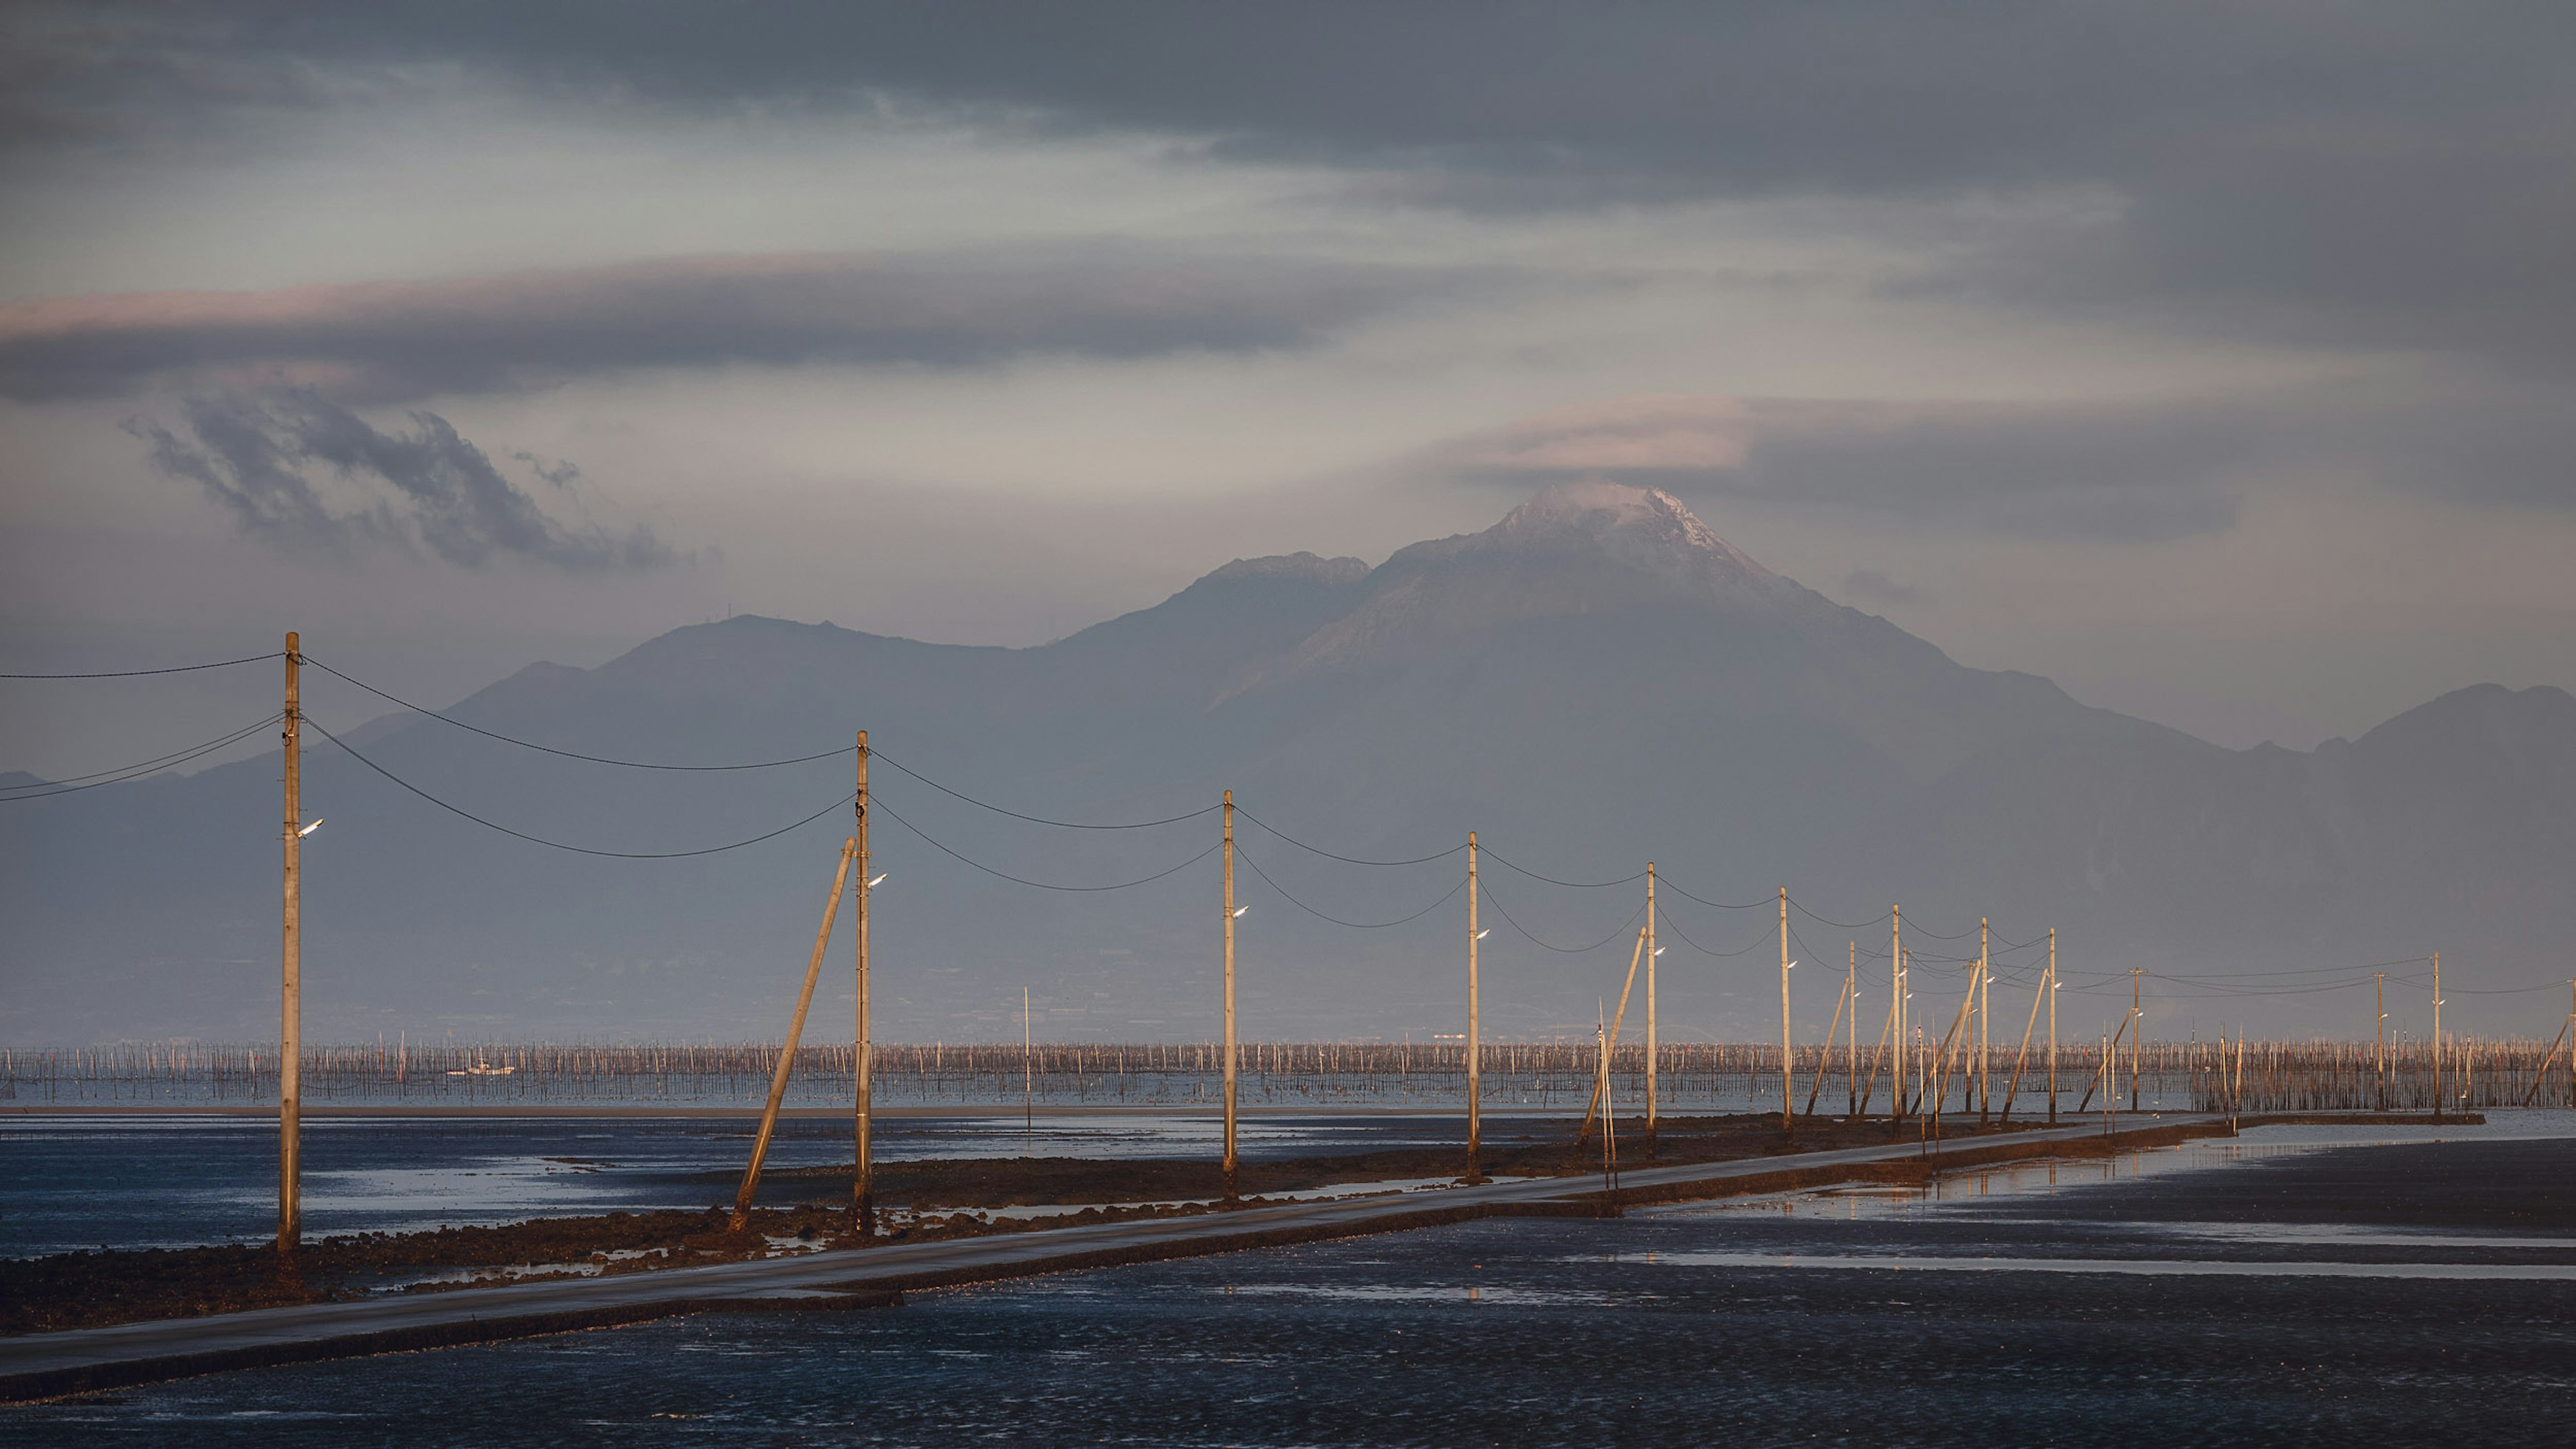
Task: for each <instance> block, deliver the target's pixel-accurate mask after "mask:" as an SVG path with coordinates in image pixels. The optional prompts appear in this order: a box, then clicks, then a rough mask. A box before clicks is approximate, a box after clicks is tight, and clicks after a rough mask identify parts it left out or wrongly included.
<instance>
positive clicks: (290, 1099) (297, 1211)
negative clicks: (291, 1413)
mask: <svg viewBox="0 0 2576 1449" xmlns="http://www.w3.org/2000/svg"><path fill="white" fill-rule="evenodd" d="M303 663H304V654H303V650H302V649H301V648H300V647H299V645H298V643H297V636H296V635H294V634H289V635H287V636H286V713H285V722H286V731H285V739H286V781H285V783H286V801H285V806H286V809H285V815H286V829H285V830H284V831H283V832H282V838H283V839H284V840H285V842H286V855H285V863H284V882H283V886H284V889H283V899H284V904H283V908H282V911H281V914H280V917H279V931H278V951H277V964H278V1017H277V1037H278V1044H277V1255H278V1261H279V1266H281V1267H284V1266H286V1265H287V1264H288V1263H289V1261H290V1260H292V1259H293V1258H294V1257H295V1254H296V1250H297V1249H298V1248H300V1247H302V1246H303V1243H304V1201H303V1178H304V800H303V763H304V761H303V746H302V744H301V736H302V725H303V723H304V706H303V697H302V687H301V684H300V683H299V681H298V679H297V671H298V668H299V667H300V666H301V665H302V664H303Z"/></svg>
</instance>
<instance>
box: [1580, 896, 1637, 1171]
mask: <svg viewBox="0 0 2576 1449" xmlns="http://www.w3.org/2000/svg"><path fill="white" fill-rule="evenodd" d="M1645 954H1646V928H1645V927H1643V926H1639V927H1638V928H1637V948H1636V949H1635V950H1633V951H1630V952H1629V953H1628V979H1627V980H1626V981H1625V982H1623V983H1621V985H1620V987H1619V1010H1618V1012H1617V1013H1616V1014H1615V1015H1613V1016H1612V1017H1611V1018H1610V1033H1609V1035H1608V1036H1607V1037H1605V1038H1604V1039H1603V1040H1605V1041H1606V1042H1607V1043H1608V1045H1607V1046H1605V1047H1604V1048H1603V1050H1605V1051H1617V1050H1618V1049H1619V1023H1621V1022H1623V1021H1625V1020H1627V1019H1628V989H1629V988H1630V987H1632V986H1635V985H1636V984H1637V963H1638V962H1639V961H1640V960H1642V959H1644V957H1645ZM1576 1040H1578V1041H1579V1040H1581V1038H1579V1037H1578V1038H1576ZM1601 1060H1602V1061H1603V1062H1605V1063H1606V1062H1608V1061H1609V1060H1610V1059H1609V1058H1608V1057H1603V1058H1602V1059H1601ZM1603 1070H1604V1071H1607V1070H1608V1068H1607V1067H1606V1066H1605V1067H1604V1068H1603ZM1609 1080H1610V1079H1609V1078H1608V1077H1606V1076H1605V1077H1603V1078H1602V1079H1601V1083H1600V1084H1599V1085H1596V1086H1594V1087H1593V1089H1592V1102H1591V1105H1590V1106H1587V1107H1585V1108H1584V1109H1583V1123H1584V1125H1583V1131H1582V1133H1581V1134H1580V1135H1578V1136H1577V1137H1576V1138H1575V1139H1574V1142H1575V1145H1576V1146H1578V1147H1579V1146H1581V1145H1583V1143H1584V1141H1585V1140H1586V1139H1587V1138H1589V1137H1591V1135H1592V1108H1593V1107H1598V1106H1600V1105H1601V1094H1602V1092H1603V1091H1604V1090H1605V1089H1606V1087H1607V1085H1608V1083H1609Z"/></svg>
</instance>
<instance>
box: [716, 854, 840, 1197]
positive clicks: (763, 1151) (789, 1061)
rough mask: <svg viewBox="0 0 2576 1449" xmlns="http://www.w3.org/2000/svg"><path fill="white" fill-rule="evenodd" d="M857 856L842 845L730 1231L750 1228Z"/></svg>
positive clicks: (739, 1193)
mask: <svg viewBox="0 0 2576 1449" xmlns="http://www.w3.org/2000/svg"><path fill="white" fill-rule="evenodd" d="M858 853H859V842H858V838H857V837H856V836H853V837H851V838H850V839H848V840H846V841H844V842H842V844H841V865H840V868H839V869H838V870H835V871H834V872H832V898H831V899H830V900H829V901H827V902H825V903H824V905H823V925H822V928H821V929H820V930H817V931H816V932H815V933H814V954H813V956H812V957H811V958H809V959H808V960H807V961H806V963H805V985H804V986H803V988H801V989H800V990H798V991H797V993H796V1012H795V1014H794V1015H792V1016H790V1017H789V1018H788V1019H787V1045H785V1046H783V1047H780V1048H779V1049H778V1069H777V1070H776V1071H774V1072H771V1073H770V1074H769V1101H768V1104H767V1105H765V1106H763V1107H762V1108H761V1109H760V1131H759V1133H758V1134H757V1135H755V1136H754V1137H753V1138H752V1139H751V1165H750V1166H749V1167H746V1168H744V1169H743V1171H742V1188H741V1190H740V1191H738V1192H736V1193H735V1194H734V1195H733V1231H735V1232H737V1233H738V1232H741V1231H742V1230H743V1229H744V1228H746V1227H748V1226H750V1224H751V1198H752V1194H753V1193H756V1192H758V1191H759V1190H760V1169H761V1165H762V1164H764V1163H766V1162H767V1161H769V1139H770V1137H771V1135H772V1134H774V1133H776V1132H777V1130H778V1105H779V1103H781V1102H783V1101H785V1100H786V1099H787V1074H788V1072H789V1071H790V1070H791V1069H792V1068H794V1066H795V1065H796V1046H797V1043H799V1042H800V1041H802V1040H804V1037H805V1011H806V1008H808V1007H810V1006H812V1005H813V1004H814V983H815V982H816V981H817V980H819V979H821V977H822V975H823V953H824V952H825V951H826V950H829V949H830V948H831V944H832V921H833V918H834V917H836V916H838V915H839V914H840V913H841V891H842V888H843V887H845V886H847V885H848V884H849V883H850V861H851V860H852V859H853V858H854V857H855V856H857V855H858Z"/></svg>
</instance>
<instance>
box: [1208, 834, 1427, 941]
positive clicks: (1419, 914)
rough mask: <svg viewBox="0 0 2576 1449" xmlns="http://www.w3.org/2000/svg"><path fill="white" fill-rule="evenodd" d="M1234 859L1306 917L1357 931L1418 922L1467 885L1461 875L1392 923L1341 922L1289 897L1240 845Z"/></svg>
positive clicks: (1382, 928)
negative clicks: (1430, 900) (1437, 894)
mask: <svg viewBox="0 0 2576 1449" xmlns="http://www.w3.org/2000/svg"><path fill="white" fill-rule="evenodd" d="M1234 858H1235V859H1237V860H1239V861H1242V862H1243V863H1244V865H1245V867H1246V868H1248V869H1249V870H1250V871H1251V872H1252V873H1253V874H1254V875H1257V876H1259V877H1261V883H1262V884H1263V885H1266V886H1268V887H1270V888H1271V889H1272V890H1274V891H1277V892H1279V894H1280V896H1281V897H1282V898H1284V899H1285V900H1286V901H1287V902H1288V904H1290V905H1292V906H1295V907H1296V908H1297V909H1299V910H1301V911H1304V912H1305V913H1306V914H1307V915H1310V916H1313V917H1315V918H1316V919H1317V920H1323V921H1330V922H1332V923H1333V924H1334V925H1336V926H1348V927H1350V928H1352V929H1353V930H1358V931H1383V930H1385V929H1386V928H1388V927H1389V926H1401V925H1403V924H1404V923H1406V922H1407V921H1418V920H1420V919H1421V918H1423V917H1424V916H1427V915H1429V914H1431V913H1432V912H1433V911H1436V910H1438V909H1440V908H1441V907H1442V906H1444V905H1446V904H1448V902H1449V898H1450V897H1452V896H1454V895H1456V894H1458V892H1459V891H1461V890H1463V889H1465V888H1466V885H1467V878H1466V877H1465V876H1463V875H1462V876H1460V877H1458V879H1457V880H1456V881H1455V882H1453V883H1451V885H1450V887H1449V889H1447V890H1445V891H1442V892H1441V893H1440V898H1439V899H1438V900H1435V901H1433V902H1432V903H1431V904H1429V905H1427V906H1424V907H1423V908H1422V909H1421V910H1418V911H1415V912H1414V913H1412V914H1411V915H1407V916H1398V917H1396V918H1395V919H1394V920H1392V921H1345V920H1343V919H1342V918H1341V917H1339V916H1335V915H1328V914H1326V913H1325V912H1323V911H1319V910H1317V909H1315V908H1314V907H1313V906H1310V905H1308V904H1306V903H1305V902H1304V901H1301V900H1299V899H1297V898H1296V897H1295V896H1293V895H1290V894H1289V892H1288V888H1287V887H1286V886H1283V885H1281V884H1280V883H1279V882H1277V881H1275V880H1272V879H1271V878H1270V873H1269V872H1268V871H1265V870H1263V869H1262V868H1261V867H1260V866H1259V865H1257V864H1255V863H1254V862H1253V859H1252V853H1251V852H1250V851H1248V850H1245V849H1244V848H1243V847H1242V846H1241V845H1237V846H1235V848H1234Z"/></svg>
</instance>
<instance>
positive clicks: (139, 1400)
mask: <svg viewBox="0 0 2576 1449" xmlns="http://www.w3.org/2000/svg"><path fill="white" fill-rule="evenodd" d="M2571 1128H2576V1124H2571V1123H2570V1122H2569V1121H2568V1119H2567V1115H2566V1114H2563V1113H2498V1114H2495V1116H2494V1117H2493V1118H2492V1119H2491V1121H2490V1124H2489V1125H2487V1126H2483V1127H2451V1128H2448V1129H2441V1130H2436V1129H2432V1128H2429V1127H2427V1128H2406V1129H2398V1128H2387V1127H2366V1128H2301V1127H2283V1128H2258V1129H2254V1130H2252V1131H2250V1132H2248V1133H2247V1134H2246V1135H2245V1136H2244V1137H2242V1138H2238V1139H2234V1140H2220V1141H2204V1142H2196V1143H2191V1144H2187V1145H2185V1146H2182V1147H2179V1148H2165V1149H2157V1150H2152V1151H2146V1152H2140V1153H2130V1154H2123V1155H2121V1156H2120V1157H2117V1158H2113V1159H2109V1160H2101V1161H2092V1162H2080V1163H2064V1164H2049V1163H2023V1164H2014V1165H2010V1166H2000V1167H1994V1168H1989V1169H1982V1170H1972V1171H1969V1172H1964V1173H1960V1174H1956V1175H1954V1176H1951V1177H1948V1178H1945V1179H1943V1180H1941V1181H1939V1182H1937V1183H1935V1184H1933V1185H1931V1186H1929V1187H1926V1188H1921V1189H1896V1188H1888V1187H1883V1186H1878V1187H1858V1188H1850V1189H1827V1190H1822V1191H1814V1192H1805V1193H1795V1194H1781V1195H1776V1196H1770V1197H1762V1198H1749V1199H1731V1200H1726V1201H1722V1202H1714V1203H1701V1204H1674V1205H1669V1206H1662V1207H1654V1208H1640V1209H1632V1210H1631V1211H1630V1212H1629V1213H1628V1215H1627V1216H1625V1217H1624V1218H1620V1219H1616V1220H1505V1221H1486V1222H1475V1223H1466V1224H1459V1225H1456V1226H1451V1227H1443V1228H1434V1229H1427V1230H1423V1231H1418V1232H1411V1233H1401V1234H1392V1235H1384V1236H1376V1237H1368V1238H1359V1239H1351V1240H1346V1241H1341V1242H1335V1243H1325V1244H1315V1245H1307V1246H1302V1247H1293V1248H1279V1249H1267V1250H1260V1251H1254V1252H1245V1253H1236V1254H1229V1255H1226V1256H1222V1257H1215V1258H1204V1259H1192V1260H1185V1261H1177V1262H1168V1263H1157V1264H1148V1265H1142V1266H1134V1267H1123V1268H1112V1269H1102V1270H1096V1271H1087V1272H1078V1273H1065V1274H1059V1275H1054V1276H1050V1277H1045V1278H1039V1279H1032V1280H1024V1281H1017V1282H1009V1283H1000V1284H992V1285H986V1286H981V1287H973V1288H962V1289H953V1290H945V1291H939V1292H926V1293H915V1294H912V1295H910V1296H909V1298H908V1300H907V1302H906V1304H905V1306H903V1307H902V1308H900V1309H897V1310H894V1311H891V1312H881V1313H867V1314H847V1315H840V1314H831V1315H813V1314H800V1315H710V1316H705V1317H699V1318H689V1319H680V1320H673V1321H669V1322H664V1323H657V1324H647V1325H640V1326H636V1327H630V1328H622V1329H614V1330H601V1331H595V1332H587V1333H577V1334H566V1335H560V1336H557V1337H552V1338H544V1339H535V1340H528V1341H524V1342H519V1343H512V1344H503V1345H494V1346H490V1347H483V1348H465V1349H452V1350H444V1351H439V1352H430V1353H412V1354H398V1355H390V1356H386V1357H381V1358H372V1359H359V1360H351V1361H344V1362H338V1363H328V1364H316V1365H309V1366H304V1367H297V1368H282V1369H268V1370H258V1371H252V1372H244V1373H237V1374H229V1375H222V1376H217V1377H210V1378H204V1379H195V1380H188V1381H183V1382H178V1383H171V1384H165V1385H160V1386H157V1387H152V1388H147V1389H138V1390H130V1391H125V1392H120V1393H114V1394H101V1395H93V1396H89V1397H86V1398H81V1399H75V1400H67V1401H63V1402H58V1403H53V1404H44V1405H33V1406H26V1407H20V1408H14V1409H8V1410H0V1434H5V1436H6V1437H7V1438H8V1439H9V1440H10V1441H11V1442H13V1443H25V1444H57V1443H63V1444H68V1443H101V1442H137V1443H142V1442H174V1441H185V1442H190V1443H206V1444H228V1443H244V1444H247V1443H253V1442H256V1443H260V1444H265V1445H275V1444H280V1443H288V1444H294V1443H314V1444H322V1443H329V1444H348V1443H406V1444H410V1443H420V1444H456V1445H518V1444H530V1445H534V1444H584V1443H602V1444H605V1443H611V1442H615V1443H620V1444H632V1443H636V1442H648V1443H655V1444H718V1443H723V1444H735V1443H743V1442H752V1443H888V1444H916V1443H917V1444H928V1443H952V1442H956V1441H959V1440H964V1439H987V1440H995V1441H1001V1442H1014V1443H1066V1444H1072V1443H1101V1442H1108V1443H1127V1444H1216V1443H1245V1444H1279V1445H1288V1444H1309V1443H1337V1444H1372V1445H1374V1444H1386V1445H1415V1444H1421V1445H1445V1444H1475V1443H1494V1444H1529V1443H1559V1442H1575V1441H1583V1442H1615V1443H1645V1444H1699V1443H1707V1442H1711V1441H1715V1440H1721V1439H1725V1440H1737V1441H1745V1442H1753V1443H1772V1442H1781V1441H1787V1440H1793V1439H1794V1440H1799V1441H1821V1442H1828V1443H1834V1442H1840V1443H1854V1444H1881V1443H1899V1444H1979V1445H1992V1444H1998V1443H2055V1444H2106V1445H2107V1444H2147V1443H2154V1444H2235V1443H2246V1442H2270V1443H2300V1442H2316V1443H2324V1442H2337V1443H2404V1442H2425V1441H2429V1440H2434V1439H2437V1438H2439V1439H2457V1440H2461V1441H2463V1442H2476V1443H2481V1444H2526V1443H2528V1444H2544V1443H2545V1444H2561V1443H2564V1442H2565V1441H2566V1431H2565V1426H2566V1424H2567V1423H2568V1422H2570V1419H2569V1416H2570V1414H2571V1413H2576V1282H2571V1281H2569V1270H2570V1269H2576V1131H2571Z"/></svg>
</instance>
